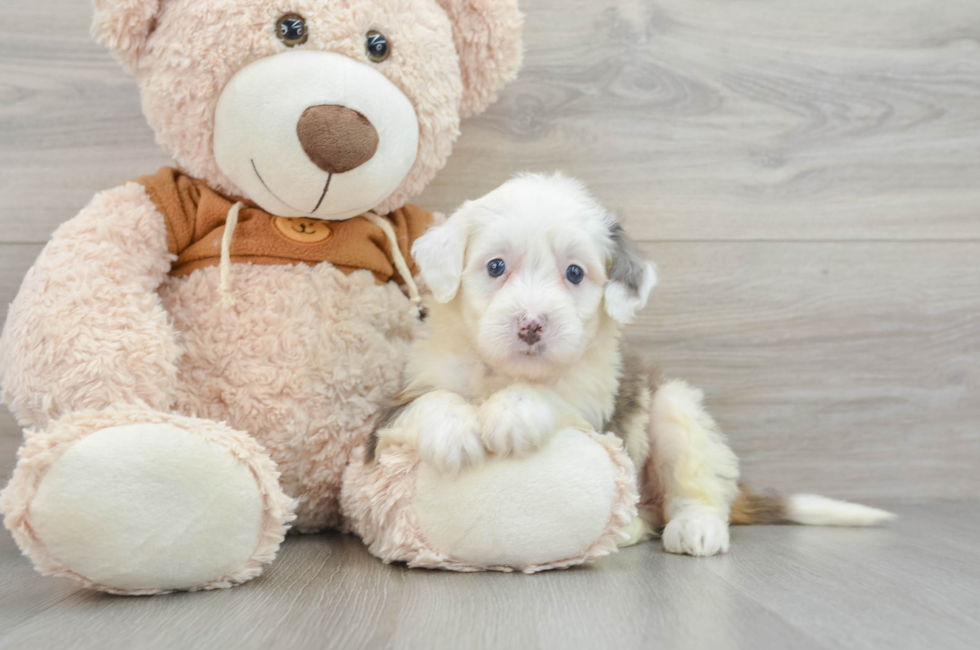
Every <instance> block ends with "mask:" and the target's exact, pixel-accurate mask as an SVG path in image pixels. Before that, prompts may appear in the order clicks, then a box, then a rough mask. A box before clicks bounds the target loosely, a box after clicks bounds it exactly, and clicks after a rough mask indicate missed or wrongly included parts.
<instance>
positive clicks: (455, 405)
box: [418, 400, 486, 474]
mask: <svg viewBox="0 0 980 650" xmlns="http://www.w3.org/2000/svg"><path fill="white" fill-rule="evenodd" d="M438 406H439V407H438V408H431V409H429V412H428V413H426V416H425V417H424V418H422V421H421V423H420V427H419V442H418V450H419V456H421V458H422V460H423V461H425V462H427V463H430V464H432V465H434V466H435V467H436V469H438V470H439V471H441V472H445V473H447V474H455V473H456V472H458V471H459V470H461V469H463V468H464V467H471V466H473V465H479V464H480V463H482V462H483V459H484V458H485V457H486V452H485V451H484V449H483V442H482V441H481V440H480V420H479V418H478V416H477V411H476V409H475V408H473V407H472V406H470V405H469V404H466V403H463V402H461V401H449V400H444V401H442V402H441V403H440V404H439V405H438Z"/></svg>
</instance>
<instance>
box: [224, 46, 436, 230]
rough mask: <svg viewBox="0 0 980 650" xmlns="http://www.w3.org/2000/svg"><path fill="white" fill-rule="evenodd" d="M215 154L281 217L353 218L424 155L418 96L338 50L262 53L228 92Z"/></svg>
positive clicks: (249, 194)
mask: <svg viewBox="0 0 980 650" xmlns="http://www.w3.org/2000/svg"><path fill="white" fill-rule="evenodd" d="M213 151H214V159H215V162H216V163H217V164H218V167H219V168H220V170H221V171H222V173H224V174H225V176H226V177H227V178H228V180H230V181H231V182H232V183H233V184H234V185H235V190H237V191H235V192H234V193H235V194H237V195H239V196H242V197H244V198H246V199H249V200H251V201H254V202H255V203H257V204H258V205H259V206H260V207H261V208H262V209H263V210H265V211H266V212H269V213H270V214H274V215H277V216H281V217H307V218H314V219H320V220H327V221H339V220H344V219H349V218H350V217H354V216H357V215H360V214H363V213H364V212H366V211H368V210H371V209H373V208H375V207H377V205H378V203H379V202H381V201H382V200H383V199H384V198H385V197H388V196H389V195H390V194H391V193H392V192H394V191H395V189H396V188H397V187H398V186H399V185H401V183H402V181H403V180H404V179H405V177H406V175H407V174H408V173H409V171H410V170H411V169H412V166H413V165H414V164H415V159H416V156H417V155H418V151H419V121H418V116H417V115H416V113H415V108H414V106H413V105H412V102H411V100H409V99H408V97H407V96H406V95H405V94H404V93H403V92H402V91H401V90H400V89H399V87H398V86H396V85H395V84H394V83H393V82H392V81H391V80H390V79H388V78H387V77H386V76H385V74H383V73H382V72H381V71H380V70H378V69H375V68H374V67H372V64H371V63H370V62H369V61H368V60H367V59H366V58H365V60H364V61H355V60H354V59H352V58H350V57H348V56H344V55H342V54H339V53H337V52H328V51H317V50H306V49H295V50H289V51H286V52H282V53H279V54H275V55H273V56H268V57H265V58H262V59H258V60H256V61H253V62H251V63H249V64H248V65H246V66H244V67H243V68H242V69H240V70H238V72H236V73H235V75H234V76H233V77H232V78H231V79H230V80H229V81H228V83H227V84H225V87H224V88H223V89H222V91H221V93H220V95H219V97H218V102H217V105H216V106H215V114H214V137H213Z"/></svg>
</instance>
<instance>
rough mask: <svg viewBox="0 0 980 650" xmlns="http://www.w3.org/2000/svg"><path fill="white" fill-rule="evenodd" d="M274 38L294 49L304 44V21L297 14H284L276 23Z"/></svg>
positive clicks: (305, 33) (306, 35) (305, 37)
mask: <svg viewBox="0 0 980 650" xmlns="http://www.w3.org/2000/svg"><path fill="white" fill-rule="evenodd" d="M276 36H278V37H279V40H280V41H282V42H283V44H285V45H286V47H295V46H297V45H302V44H303V43H305V42H306V39H307V37H308V36H309V35H308V34H307V32H306V20H305V19H304V18H303V17H302V16H300V15H299V14H286V15H285V16H283V17H282V18H280V19H279V21H278V22H277V23H276Z"/></svg>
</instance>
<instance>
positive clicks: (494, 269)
mask: <svg viewBox="0 0 980 650" xmlns="http://www.w3.org/2000/svg"><path fill="white" fill-rule="evenodd" d="M506 270H507V265H506V264H505V263H504V261H503V260H501V259H496V260H490V261H489V262H488V263H487V273H489V274H490V277H491V278H499V277H500V276H501V275H503V274H504V271H506Z"/></svg>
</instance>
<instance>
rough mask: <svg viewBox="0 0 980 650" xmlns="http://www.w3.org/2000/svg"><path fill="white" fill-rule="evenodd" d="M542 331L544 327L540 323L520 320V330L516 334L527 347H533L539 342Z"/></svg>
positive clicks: (532, 320)
mask: <svg viewBox="0 0 980 650" xmlns="http://www.w3.org/2000/svg"><path fill="white" fill-rule="evenodd" d="M543 331H544V325H542V324H541V323H540V322H538V321H536V320H534V319H531V320H521V329H520V330H518V332H517V338H519V339H520V340H522V341H524V342H525V343H527V344H528V345H534V344H535V343H537V342H538V341H540V340H541V332H543Z"/></svg>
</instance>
